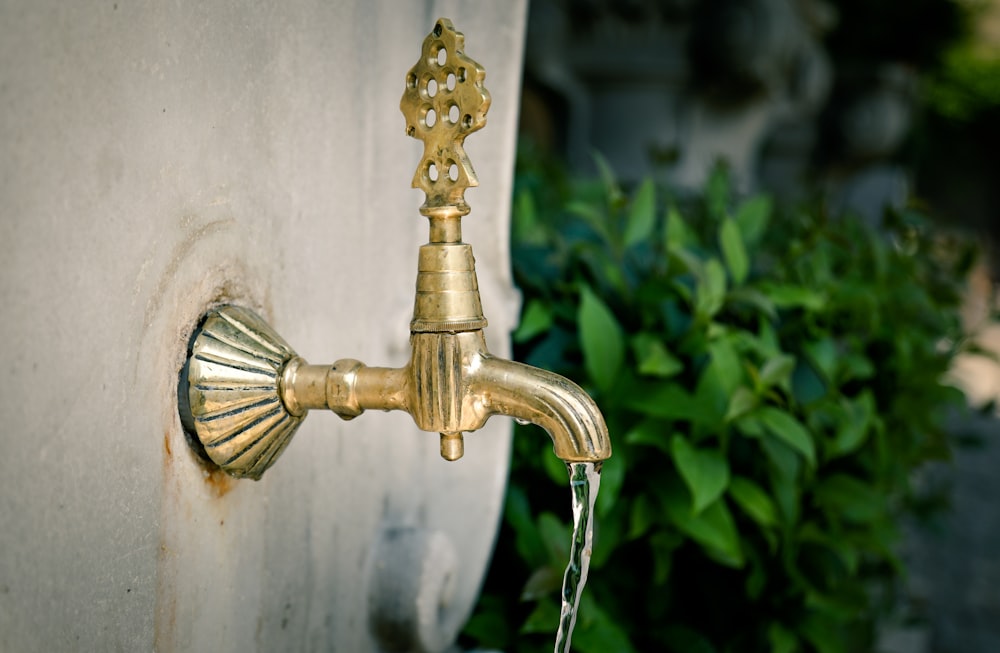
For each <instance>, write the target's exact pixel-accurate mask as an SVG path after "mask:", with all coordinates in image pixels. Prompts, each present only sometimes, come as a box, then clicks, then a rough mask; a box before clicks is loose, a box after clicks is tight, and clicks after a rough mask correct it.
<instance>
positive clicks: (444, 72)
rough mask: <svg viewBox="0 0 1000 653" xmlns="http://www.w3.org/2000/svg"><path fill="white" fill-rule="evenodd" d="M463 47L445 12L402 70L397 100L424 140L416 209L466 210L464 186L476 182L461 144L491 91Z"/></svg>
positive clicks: (479, 121)
mask: <svg viewBox="0 0 1000 653" xmlns="http://www.w3.org/2000/svg"><path fill="white" fill-rule="evenodd" d="M464 48H465V35H464V34H462V33H461V32H459V31H457V30H456V29H455V26H454V25H452V23H451V21H450V20H448V19H447V18H441V19H439V20H438V21H437V23H436V24H435V25H434V29H433V30H432V31H431V33H430V34H428V35H427V38H425V39H424V44H423V48H422V50H421V54H420V59H419V61H417V63H416V65H414V66H413V68H410V71H409V72H408V73H407V74H406V90H405V91H404V92H403V98H402V99H401V100H400V102H399V108H400V110H401V111H402V112H403V117H404V118H406V133H407V135H408V136H412V137H414V138H416V139H419V140H421V141H423V142H424V154H423V156H422V157H421V159H420V165H419V166H417V171H416V173H415V174H414V175H413V187H414V188H419V189H421V190H423V191H424V193H426V195H427V199H426V201H425V202H424V205H423V206H422V207H420V212H421V213H422V214H423V215H426V216H428V217H430V216H432V215H440V216H442V217H447V216H449V215H459V216H462V215H466V214H467V213H468V212H469V205H468V204H466V203H465V189H466V188H469V187H470V186H478V185H479V180H478V179H477V178H476V172H475V170H473V169H472V162H471V161H469V157H468V156H467V155H466V153H465V149H464V148H463V147H462V144H463V143H464V142H465V137H466V136H468V135H469V134H471V133H472V132H474V131H477V130H479V129H482V128H483V126H485V125H486V112H487V111H488V110H489V108H490V93H489V91H487V90H486V87H484V86H483V80H484V79H485V78H486V71H485V70H484V69H483V67H482V66H480V65H479V64H478V63H476V62H475V61H473V60H472V59H470V58H469V57H467V56H465V52H463V50H464Z"/></svg>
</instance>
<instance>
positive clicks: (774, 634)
mask: <svg viewBox="0 0 1000 653" xmlns="http://www.w3.org/2000/svg"><path fill="white" fill-rule="evenodd" d="M767 639H768V641H769V642H770V644H771V653H795V652H796V651H798V650H799V640H798V638H797V637H796V636H795V633H793V632H791V631H790V630H788V629H787V628H785V627H784V626H782V625H781V624H779V623H773V624H771V626H770V627H769V628H768V629H767Z"/></svg>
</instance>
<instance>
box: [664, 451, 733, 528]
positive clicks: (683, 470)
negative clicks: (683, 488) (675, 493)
mask: <svg viewBox="0 0 1000 653" xmlns="http://www.w3.org/2000/svg"><path fill="white" fill-rule="evenodd" d="M670 449H671V453H672V454H673V459H674V464H675V465H677V471H678V472H680V475H681V478H682V479H684V483H685V484H686V485H687V487H688V490H690V492H691V497H692V499H693V501H692V506H691V507H692V510H693V511H694V514H696V515H697V514H698V513H700V512H701V511H702V510H704V509H705V508H706V507H708V506H709V505H711V503H712V502H713V501H715V500H716V499H718V498H719V497H720V496H721V495H722V493H723V492H725V490H726V487H727V486H728V485H729V462H728V461H727V460H726V458H725V457H724V456H723V455H722V454H721V453H720V452H718V451H713V450H709V449H698V448H695V447H693V446H692V445H691V444H690V443H689V442H688V441H687V440H686V439H685V438H684V437H683V436H680V435H675V436H674V437H673V439H672V440H671V443H670Z"/></svg>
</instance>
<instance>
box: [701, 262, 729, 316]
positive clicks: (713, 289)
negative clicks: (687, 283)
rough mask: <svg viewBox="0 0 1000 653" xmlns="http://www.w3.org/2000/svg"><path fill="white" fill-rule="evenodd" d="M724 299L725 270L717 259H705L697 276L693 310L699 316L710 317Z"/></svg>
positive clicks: (716, 311) (717, 310)
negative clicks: (700, 273)
mask: <svg viewBox="0 0 1000 653" xmlns="http://www.w3.org/2000/svg"><path fill="white" fill-rule="evenodd" d="M725 300H726V270H725V268H723V267H722V263H721V262H719V259H716V258H710V259H708V260H707V261H705V266H704V268H703V270H702V275H701V276H700V277H699V278H698V288H697V293H696V295H695V312H696V313H697V314H698V316H699V317H702V318H710V317H712V316H713V315H715V314H716V313H718V312H719V309H721V308H722V305H723V303H725Z"/></svg>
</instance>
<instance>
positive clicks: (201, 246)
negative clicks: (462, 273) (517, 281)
mask: <svg viewBox="0 0 1000 653" xmlns="http://www.w3.org/2000/svg"><path fill="white" fill-rule="evenodd" d="M523 13H524V5H523V3H522V2H511V3H507V2H504V3H488V2H464V3H459V2H444V1H442V2H424V3H397V2H395V1H394V0H384V1H379V2H365V3H358V2H345V1H334V2H314V1H311V0H290V1H288V2H282V3H264V2H242V1H239V2H237V1H235V0H231V1H230V0H223V1H221V2H212V3H200V2H188V1H186V0H182V1H179V2H172V3H137V2H132V1H130V0H118V1H117V2H115V1H113V0H107V1H103V2H91V1H87V2H73V3H65V2H59V1H58V0H37V1H34V2H14V1H7V0H0V106H2V107H3V110H2V111H0V151H2V152H3V157H2V158H0V199H2V204H0V206H2V208H0V305H2V306H3V319H2V320H0V343H2V345H0V370H2V373H3V380H2V381H0V384H2V385H0V417H2V429H0V445H2V446H0V449H2V451H3V455H2V456H0V523H2V524H3V527H2V528H0V649H2V650H5V651H7V650H11V651H13V650H16V651H33V650H38V651H53V650H92V651H110V650H151V649H153V648H156V649H158V650H202V651H225V650H342V651H352V652H353V651H359V652H362V651H371V650H375V643H374V641H373V639H372V636H371V635H370V633H369V627H368V624H369V621H370V615H369V604H368V599H367V596H368V585H369V578H370V576H371V570H372V569H373V567H374V566H375V565H377V564H379V561H376V560H373V559H372V555H371V551H372V549H373V548H374V543H375V542H376V541H378V539H379V537H380V536H381V533H383V532H385V531H386V530H387V529H393V528H400V527H419V528H422V529H426V531H427V532H429V533H431V534H432V535H433V536H434V537H435V538H439V535H440V537H444V538H446V539H447V540H448V541H449V542H450V544H451V546H452V547H453V549H454V550H455V551H456V556H457V559H456V562H455V578H454V584H453V586H449V598H448V601H447V605H445V606H444V608H443V609H444V611H445V612H447V613H448V615H449V617H448V618H452V616H453V613H456V612H457V613H458V614H459V617H460V618H461V616H462V615H463V614H465V613H467V611H468V610H469V609H470V606H471V603H472V601H473V599H474V597H475V594H476V592H477V590H478V585H479V582H480V578H481V574H482V572H483V569H484V566H485V564H486V560H487V558H488V555H489V551H490V547H491V544H492V539H493V534H494V532H495V526H496V521H497V519H498V515H499V509H500V504H501V500H502V488H503V483H504V480H505V476H506V467H507V465H506V463H507V460H508V455H509V427H508V425H507V424H506V423H504V421H503V420H494V422H495V423H494V424H492V425H491V427H489V428H487V429H486V430H484V431H483V433H482V434H474V435H472V436H471V437H469V438H468V444H467V454H466V458H465V459H464V460H462V461H460V462H459V463H455V464H447V463H445V462H444V461H442V460H441V459H440V458H439V456H438V438H437V436H436V435H434V434H423V433H420V432H418V431H417V430H416V429H415V427H414V426H413V424H412V421H411V420H410V419H409V418H408V417H407V416H406V415H403V414H391V415H383V414H369V415H365V416H363V417H361V418H359V419H358V420H356V421H354V422H351V423H344V422H341V421H340V420H338V419H337V418H336V417H335V416H334V415H332V414H329V415H322V414H321V415H314V416H310V418H309V419H308V420H307V421H306V423H305V424H304V425H303V428H302V429H301V430H300V431H299V433H298V434H297V435H296V437H295V441H294V442H292V444H291V446H290V447H289V449H288V450H287V451H286V453H285V455H284V456H283V458H282V460H281V461H280V464H279V465H278V466H277V467H275V468H274V469H272V470H270V471H269V472H268V474H266V475H265V477H264V478H263V480H262V481H260V482H257V483H255V482H252V481H235V480H232V479H229V478H228V477H224V476H221V475H219V474H218V473H210V472H208V471H207V470H205V469H204V468H203V467H202V466H200V464H199V463H198V462H197V461H196V460H195V459H194V457H193V456H192V454H191V452H190V451H189V449H188V447H187V445H186V443H185V441H184V437H183V435H182V433H181V430H180V425H179V421H178V419H177V416H176V397H175V384H176V375H177V372H178V370H179V368H180V365H181V362H182V360H183V356H184V349H185V344H186V340H187V337H188V334H189V333H190V331H191V329H192V328H193V326H194V324H195V323H196V321H197V319H198V317H199V315H200V314H201V313H202V312H203V311H204V310H205V308H206V307H207V306H209V305H210V304H212V303H215V302H219V301H232V302H237V303H241V304H244V305H246V306H249V307H251V308H254V309H255V310H258V311H259V312H261V314H262V315H264V316H265V317H267V318H268V319H269V320H270V321H271V323H272V324H273V325H274V326H275V328H276V329H277V330H278V331H279V333H281V335H282V336H283V337H284V338H285V339H287V340H288V341H289V342H290V343H292V345H293V346H294V347H295V349H296V350H297V351H298V352H300V353H301V354H302V355H303V356H304V357H306V358H307V359H309V360H310V361H312V362H316V363H321V362H332V361H333V360H335V359H337V358H340V357H355V358H358V359H361V360H364V361H365V362H367V363H369V364H373V365H399V364H401V363H402V362H404V360H405V356H406V352H407V337H408V331H407V326H408V323H409V318H410V311H411V309H412V301H413V299H412V298H413V289H414V285H413V284H414V278H415V272H416V255H417V247H418V245H419V244H421V243H423V242H425V241H426V237H427V234H426V220H424V219H423V218H422V217H420V215H419V214H418V213H417V207H418V206H419V205H420V203H421V201H422V199H423V198H422V197H421V195H420V194H419V193H418V192H416V191H414V190H411V189H410V188H409V185H410V180H411V177H412V175H413V168H414V166H415V165H416V163H417V161H418V158H419V155H420V145H419V143H416V142H415V141H413V140H412V139H409V138H407V137H406V136H405V135H404V130H403V118H402V116H401V115H400V113H399V109H398V105H399V98H400V95H401V93H402V90H403V84H404V76H405V73H406V71H407V70H408V69H409V67H410V66H411V65H412V64H413V62H414V61H415V60H416V58H417V57H418V56H419V52H420V44H421V42H422V40H423V38H424V36H425V35H426V34H427V33H428V32H429V31H430V29H431V28H432V27H433V22H434V20H435V19H436V18H437V17H439V16H450V17H451V18H452V19H453V20H454V22H455V24H456V26H457V27H458V28H459V29H460V30H462V31H464V32H465V34H466V36H467V39H468V41H467V43H468V49H469V54H470V55H471V56H473V57H474V58H476V59H477V60H478V61H479V62H480V63H482V64H483V65H484V66H485V68H486V69H487V71H488V72H487V79H486V83H487V86H488V88H489V89H490V91H491V92H492V93H493V98H494V102H493V107H492V109H491V111H490V115H489V123H490V124H489V125H488V127H487V128H486V129H485V130H484V131H483V132H481V133H479V134H476V136H475V137H474V138H471V139H470V140H469V142H468V148H467V149H468V152H469V155H470V157H471V158H472V161H473V164H474V165H475V166H476V169H477V172H478V173H479V177H480V180H481V186H480V187H479V188H477V189H475V190H474V191H471V192H470V193H469V196H468V200H469V202H470V204H471V205H472V207H473V212H472V214H471V215H470V216H469V218H467V219H466V225H467V226H466V239H467V240H468V241H469V242H471V243H473V244H475V246H476V254H477V258H478V261H479V271H480V286H481V288H482V290H483V304H484V307H485V310H486V314H487V317H488V318H489V319H490V324H491V327H490V329H489V331H488V334H487V335H488V338H489V341H490V345H491V347H492V348H493V350H494V351H496V352H497V353H500V354H504V353H506V336H507V332H508V330H509V329H510V328H511V326H512V324H513V322H514V320H515V318H516V311H515V308H516V297H515V295H514V294H513V292H512V291H511V286H510V278H509V273H508V262H507V231H508V225H507V222H506V218H507V215H508V206H509V204H508V203H509V199H508V198H509V189H510V179H511V174H512V161H513V147H514V141H515V139H514V129H515V122H516V107H517V95H518V85H519V79H520V64H521V61H520V53H521V42H522V38H523Z"/></svg>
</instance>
